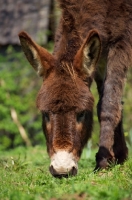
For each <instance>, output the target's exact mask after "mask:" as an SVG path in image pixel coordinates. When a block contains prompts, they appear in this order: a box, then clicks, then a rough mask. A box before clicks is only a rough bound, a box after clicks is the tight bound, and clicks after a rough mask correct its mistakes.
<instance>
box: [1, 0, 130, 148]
mask: <svg viewBox="0 0 132 200" xmlns="http://www.w3.org/2000/svg"><path fill="white" fill-rule="evenodd" d="M59 14H60V12H59V10H58V7H57V5H56V2H55V0H42V1H38V0H32V1H29V0H1V1H0V150H7V149H11V148H15V147H18V146H35V145H45V138H44V135H43V132H42V128H41V113H40V112H39V111H38V110H37V108H36V104H35V100H36V96H37V93H38V90H39V88H40V86H41V84H42V80H41V78H39V77H38V76H37V75H36V73H35V71H34V70H33V69H32V67H31V66H30V65H29V64H28V62H27V60H26V58H25V56H24V54H23V52H22V51H21V47H20V43H19V40H18V33H19V32H20V31H21V30H24V31H27V32H28V33H29V34H30V35H31V37H32V38H33V39H34V40H35V41H36V42H37V43H38V44H40V45H42V46H44V47H45V48H47V49H48V50H49V51H51V52H52V49H53V45H54V33H55V30H56V27H57V24H58V20H59ZM127 79H128V80H127V83H126V85H125V90H124V96H123V102H124V132H125V137H126V140H127V145H128V146H131V144H132V68H131V69H130V70H129V72H128V76H127ZM92 92H93V94H94V97H95V107H94V130H93V136H92V140H91V144H92V148H94V147H97V143H98V137H99V124H98V119H97V115H96V104H97V102H98V94H97V90H96V85H95V83H93V85H92Z"/></svg>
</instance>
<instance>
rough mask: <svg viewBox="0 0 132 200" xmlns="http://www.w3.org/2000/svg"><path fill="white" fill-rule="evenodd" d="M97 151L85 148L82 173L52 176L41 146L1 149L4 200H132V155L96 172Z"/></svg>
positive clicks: (1, 198) (1, 197)
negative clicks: (59, 177)
mask: <svg viewBox="0 0 132 200" xmlns="http://www.w3.org/2000/svg"><path fill="white" fill-rule="evenodd" d="M95 152H96V151H95V150H93V151H92V152H91V153H90V155H88V154H87V150H86V149H85V150H84V152H83V155H82V158H81V160H80V162H79V173H78V175H77V176H76V177H69V178H68V179H66V178H63V179H55V178H53V177H52V176H51V175H50V173H49V171H48V166H49V163H50V160H49V158H48V155H47V152H46V149H45V148H43V147H41V146H37V147H34V148H28V149H26V148H24V147H21V148H20V147H19V148H16V149H14V150H11V151H5V152H0V200H9V199H10V200H57V199H58V200H72V199H77V200H84V199H88V200H105V199H106V200H119V199H121V200H130V199H132V158H131V159H128V161H126V162H125V164H124V165H122V166H120V165H117V166H115V167H113V168H112V169H109V170H108V171H106V170H103V171H100V172H98V173H96V174H94V173H93V172H92V170H93V168H94V165H95V158H94V157H95Z"/></svg>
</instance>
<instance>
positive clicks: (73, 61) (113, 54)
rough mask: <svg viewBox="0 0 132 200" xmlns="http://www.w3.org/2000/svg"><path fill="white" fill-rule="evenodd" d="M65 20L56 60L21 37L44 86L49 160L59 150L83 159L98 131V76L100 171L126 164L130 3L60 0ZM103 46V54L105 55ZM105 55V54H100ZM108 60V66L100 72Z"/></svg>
mask: <svg viewBox="0 0 132 200" xmlns="http://www.w3.org/2000/svg"><path fill="white" fill-rule="evenodd" d="M58 2H59V5H60V8H61V9H62V16H61V19H60V23H59V27H58V30H57V33H56V36H55V46H54V52H53V56H52V55H50V54H49V53H48V52H47V51H46V50H44V49H43V48H42V47H39V46H38V45H37V44H36V43H34V42H33V41H32V40H31V38H30V37H29V36H28V35H27V34H26V33H25V32H22V33H20V35H19V36H20V40H21V44H22V48H23V50H24V52H25V54H26V56H27V58H28V60H29V62H30V63H31V64H32V65H33V67H34V68H35V70H36V71H37V72H38V74H39V75H40V76H43V78H44V83H43V85H42V87H41V89H40V91H39V93H38V96H37V106H38V108H39V109H40V110H41V111H42V113H43V129H44V133H45V135H46V139H47V148H48V152H49V155H50V156H52V155H53V154H54V152H56V151H57V150H58V149H65V150H68V151H69V152H71V151H72V152H73V154H74V155H75V157H76V159H77V160H78V159H79V157H80V155H81V152H82V148H83V147H84V145H85V144H86V142H87V140H88V138H89V137H90V136H91V131H92V109H93V101H94V100H93V97H92V94H91V92H90V89H89V88H90V85H91V82H92V80H93V78H94V77H95V80H96V83H97V88H98V92H99V97H100V100H99V103H98V118H99V122H100V127H101V128H100V140H99V151H98V153H97V154H96V168H95V169H97V168H106V167H107V166H108V164H109V162H111V161H117V162H118V163H122V162H124V160H125V159H126V158H127V154H128V151H127V147H126V143H125V139H124V133H123V127H122V103H121V101H122V93H123V86H124V81H125V78H126V73H127V69H128V67H129V66H130V65H131V63H132V2H131V1H130V0H120V1H119V0H115V1H111V0H82V1H78V0H70V1H69V0H58ZM101 44H102V51H101V50H100V48H101ZM100 52H101V55H100ZM99 55H100V62H99V63H101V60H102V59H104V60H105V61H106V66H103V67H102V66H101V65H100V64H98V65H100V67H97V68H96V66H97V61H98V58H99Z"/></svg>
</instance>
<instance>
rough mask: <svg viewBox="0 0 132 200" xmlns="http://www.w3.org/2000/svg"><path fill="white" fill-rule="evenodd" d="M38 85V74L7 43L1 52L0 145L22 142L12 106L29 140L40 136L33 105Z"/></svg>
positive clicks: (37, 113) (35, 139)
mask: <svg viewBox="0 0 132 200" xmlns="http://www.w3.org/2000/svg"><path fill="white" fill-rule="evenodd" d="M39 87H40V82H39V78H38V77H37V76H36V74H35V73H34V71H33V70H32V69H31V67H30V66H29V65H28V62H27V60H26V59H25V57H24V55H23V54H22V53H20V52H16V51H14V49H13V48H12V47H11V46H10V47H8V49H7V52H6V56H2V55H0V138H1V139H0V146H1V147H0V148H9V147H15V146H17V145H22V144H24V141H23V139H22V137H21V135H20V133H19V129H18V126H17V124H16V123H15V122H14V120H13V118H12V116H11V110H12V109H15V111H16V113H17V117H18V120H19V122H20V124H21V125H22V126H23V128H24V129H25V131H26V132H27V135H28V137H29V138H30V139H31V140H32V144H34V143H36V142H40V143H41V141H42V140H43V138H44V137H43V135H42V131H41V119H40V117H41V116H40V114H39V112H38V111H37V109H36V107H35V97H36V95H37V91H38V89H39ZM40 132H41V133H40Z"/></svg>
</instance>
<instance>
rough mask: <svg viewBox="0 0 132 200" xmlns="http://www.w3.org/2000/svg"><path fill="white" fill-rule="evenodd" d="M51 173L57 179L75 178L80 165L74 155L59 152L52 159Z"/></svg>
mask: <svg viewBox="0 0 132 200" xmlns="http://www.w3.org/2000/svg"><path fill="white" fill-rule="evenodd" d="M49 170H50V173H51V174H52V175H53V176H54V177H56V178H62V177H66V178H67V177H68V176H70V175H71V176H75V175H76V174H77V170H78V165H77V162H76V161H75V159H74V156H73V154H72V153H69V152H66V151H58V152H57V153H55V154H54V155H53V157H52V158H51V164H50V168H49Z"/></svg>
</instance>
